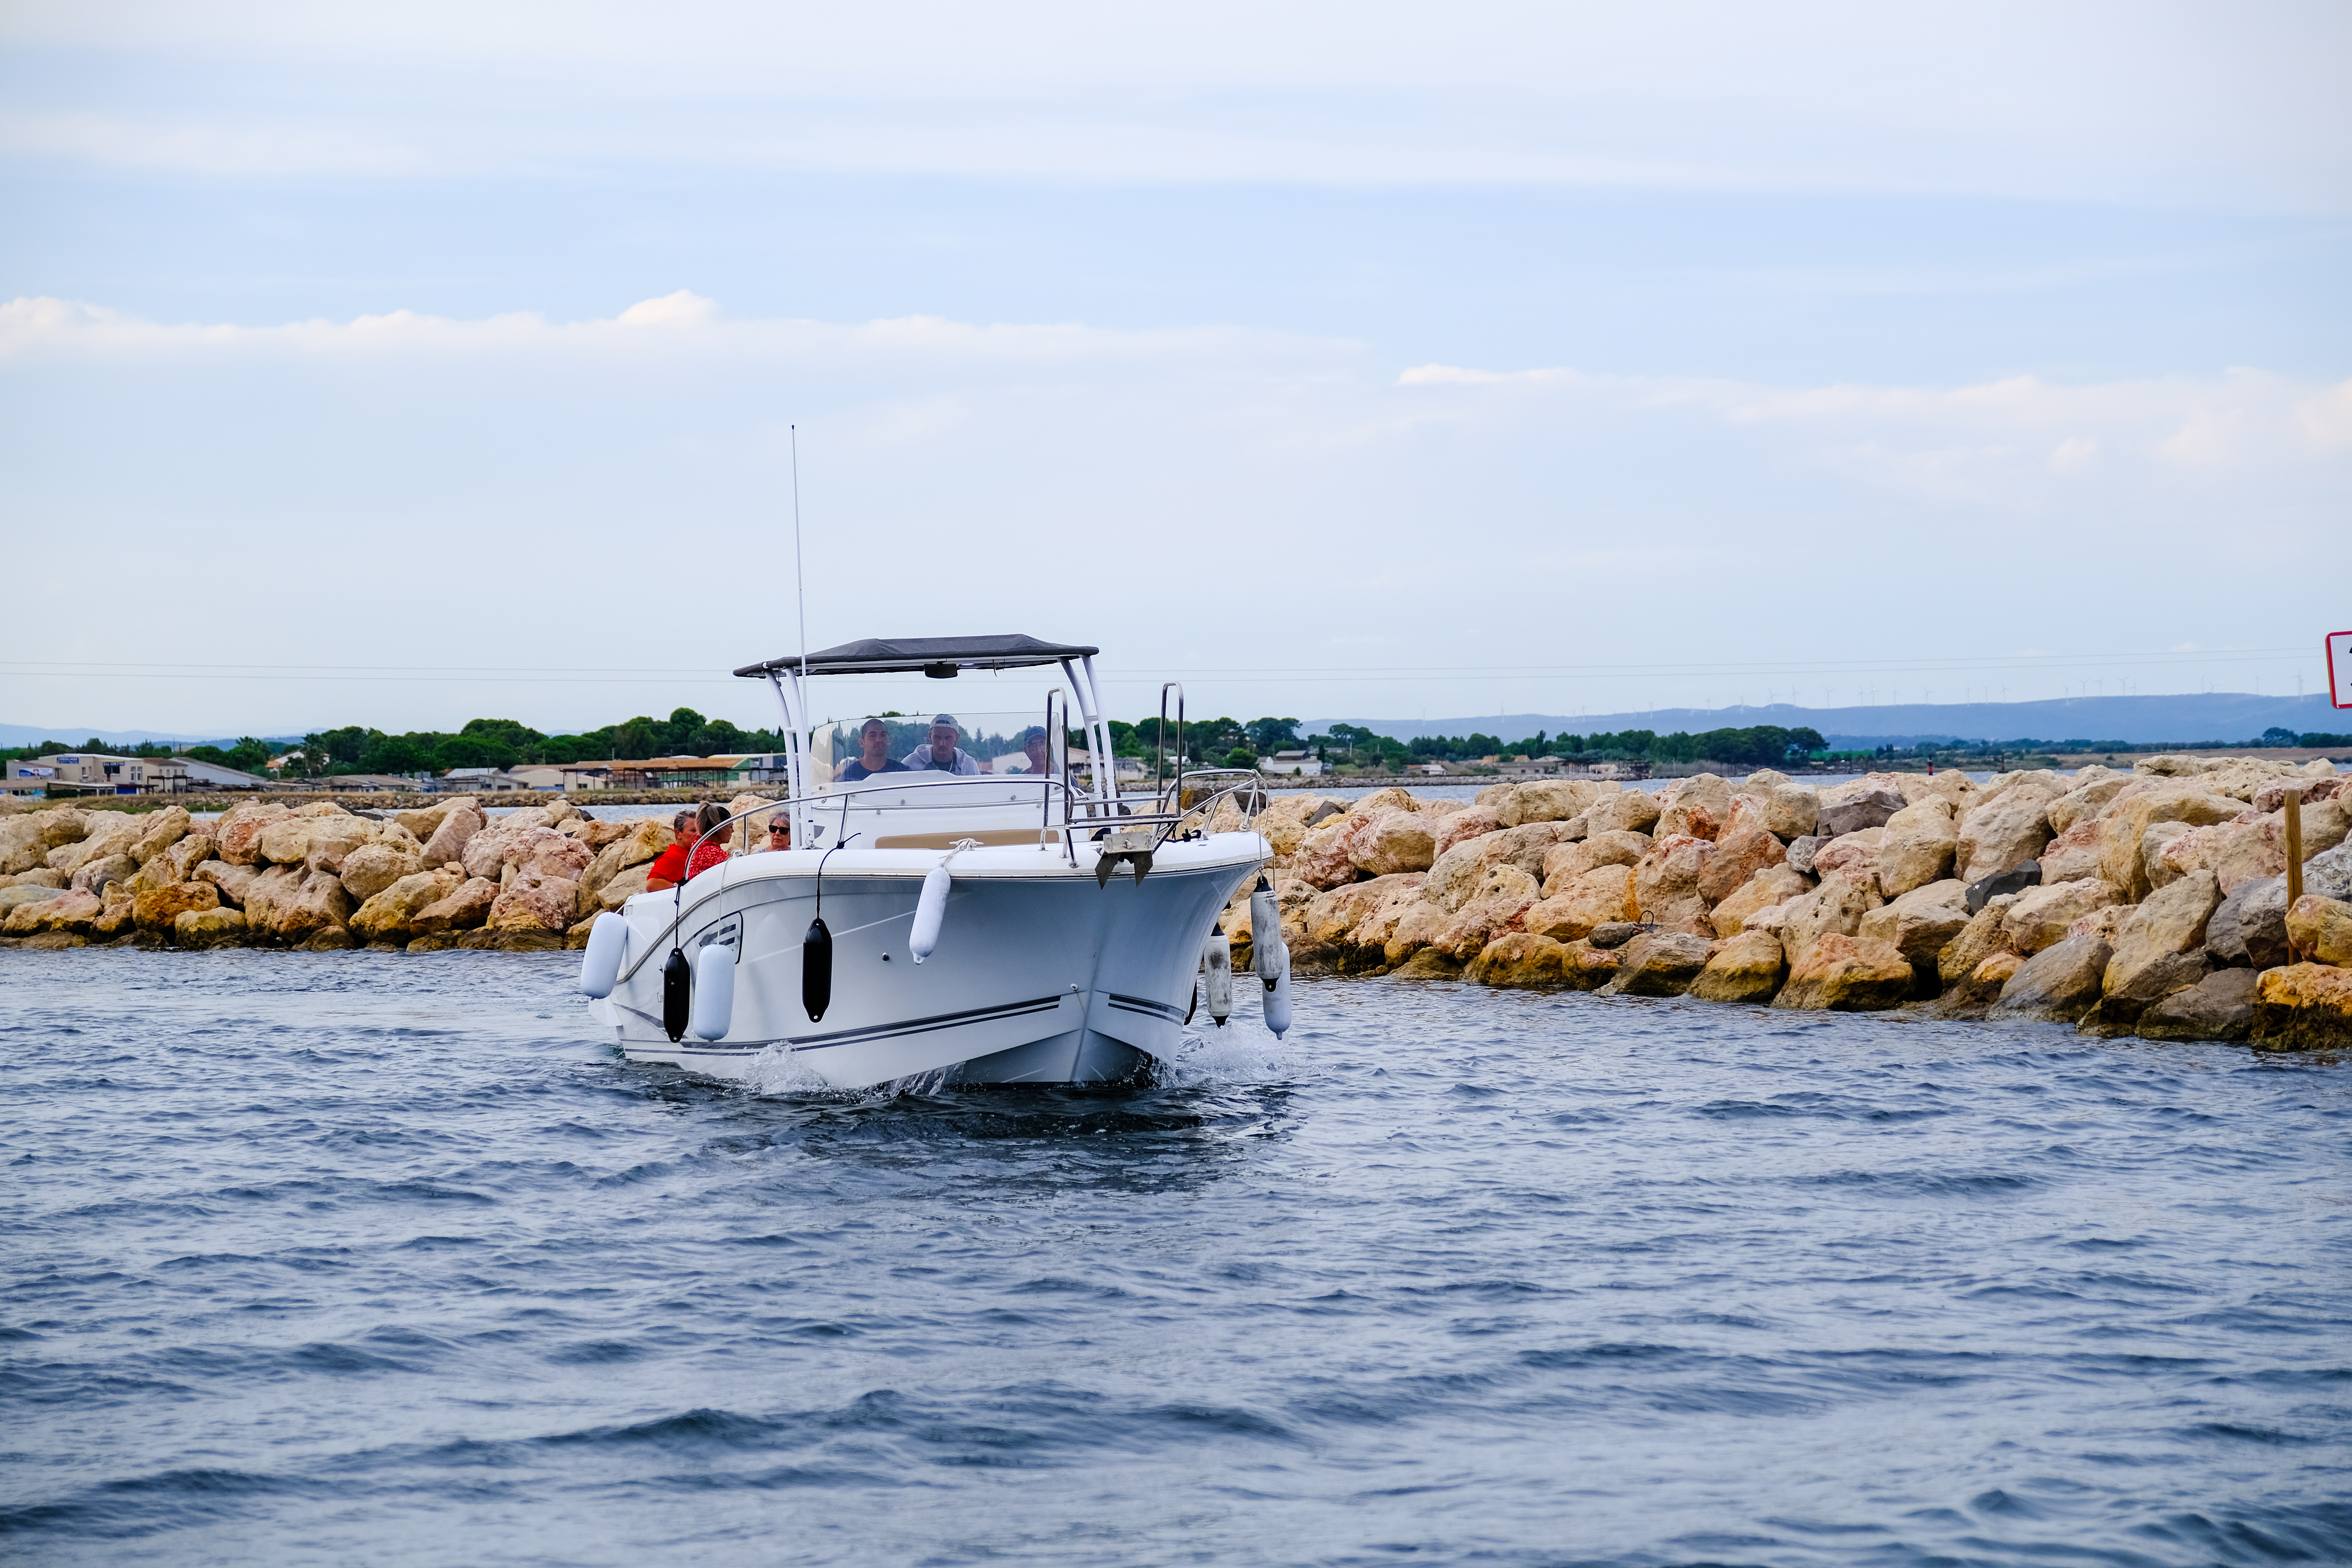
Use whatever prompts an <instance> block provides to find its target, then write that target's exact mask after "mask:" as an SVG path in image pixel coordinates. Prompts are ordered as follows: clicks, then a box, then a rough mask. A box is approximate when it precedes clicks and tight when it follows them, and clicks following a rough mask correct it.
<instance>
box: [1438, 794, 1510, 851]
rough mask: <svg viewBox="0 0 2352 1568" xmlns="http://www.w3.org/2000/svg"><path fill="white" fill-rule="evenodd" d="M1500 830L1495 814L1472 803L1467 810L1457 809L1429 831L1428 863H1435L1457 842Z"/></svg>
mask: <svg viewBox="0 0 2352 1568" xmlns="http://www.w3.org/2000/svg"><path fill="white" fill-rule="evenodd" d="M1502 830H1503V825H1502V823H1501V822H1499V821H1497V820H1496V816H1495V814H1494V813H1493V812H1491V811H1487V810H1485V809H1484V808H1482V807H1479V806H1475V805H1474V806H1472V807H1471V808H1470V809H1469V810H1467V811H1457V812H1455V813H1454V815H1453V816H1446V817H1441V818H1439V819H1438V822H1437V825H1436V826H1434V827H1433V828H1432V829H1431V831H1430V837H1429V857H1430V864H1432V865H1435V864H1436V863H1437V859H1438V857H1440V856H1442V855H1444V853H1445V852H1446V851H1447V850H1449V849H1451V848H1453V847H1454V846H1455V845H1457V844H1461V843H1464V842H1465V841H1467V840H1469V839H1473V838H1483V837H1486V835H1487V834H1489V833H1500V832H1501V831H1502Z"/></svg>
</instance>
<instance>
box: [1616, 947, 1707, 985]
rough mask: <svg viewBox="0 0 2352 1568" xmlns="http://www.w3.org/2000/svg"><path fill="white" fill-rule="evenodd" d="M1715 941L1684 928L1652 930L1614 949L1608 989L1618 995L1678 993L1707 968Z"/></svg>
mask: <svg viewBox="0 0 2352 1568" xmlns="http://www.w3.org/2000/svg"><path fill="white" fill-rule="evenodd" d="M1714 952H1715V944H1714V943H1713V942H1708V941H1707V940H1706V938H1705V937H1697V936H1691V935H1688V934H1686V933H1685V932H1683V931H1652V932H1651V933H1650V934H1649V935H1647V936H1638V937H1635V938H1634V939H1633V941H1632V942H1627V943H1626V944H1625V945H1624V946H1623V947H1622V948H1620V949H1618V951H1617V976H1616V978H1615V979H1614V980H1612V982H1610V984H1609V989H1610V991H1611V992H1612V993H1614V994H1618V995H1621V996H1679V995H1681V994H1683V993H1684V992H1685V991H1687V990H1689V989H1690V988H1691V985H1692V984H1693V983H1694V982H1695V981H1696V980H1697V979H1698V977H1699V976H1700V975H1701V974H1703V973H1706V961H1707V960H1708V959H1709V958H1711V957H1713V956H1714Z"/></svg>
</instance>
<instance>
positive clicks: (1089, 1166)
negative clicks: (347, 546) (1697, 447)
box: [0, 951, 2352, 1565]
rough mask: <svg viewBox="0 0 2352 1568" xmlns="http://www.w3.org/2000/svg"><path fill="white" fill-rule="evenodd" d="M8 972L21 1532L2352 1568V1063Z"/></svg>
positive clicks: (1746, 1023)
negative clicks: (818, 1035) (834, 1087)
mask: <svg viewBox="0 0 2352 1568" xmlns="http://www.w3.org/2000/svg"><path fill="white" fill-rule="evenodd" d="M573 967H574V961H573V959H572V957H569V956H565V955H555V954H549V955H543V956H541V955H528V954H511V953H489V952H482V953H477V952H446V953H438V954H434V955H431V956H429V957H428V956H425V955H418V956H416V957H413V958H411V957H400V956H392V955H386V954H381V953H365V952H355V953H272V952H245V951H228V952H210V953H171V952H164V953H142V952H127V951H126V952H101V951H76V952H54V953H39V952H21V951H20V952H6V953H0V1030H4V1031H5V1036H0V1046H5V1052H0V1075H4V1076H0V1093H4V1094H5V1123H0V1125H5V1156H0V1157H4V1158H5V1173H6V1180H5V1198H6V1203H5V1226H6V1247H5V1255H4V1257H5V1261H0V1288H5V1295H0V1356H4V1357H5V1364H0V1431H5V1437H0V1553H5V1556H6V1557H7V1558H8V1560H10V1561H12V1562H20V1563H256V1562H266V1563H417V1564H428V1563H430V1564H441V1563H630V1564H642V1563H745V1562H785V1561H790V1562H794V1563H992V1562H1012V1561H1018V1562H1022V1563H1398V1562H1406V1561H1411V1562H1430V1563H1505V1564H1518V1563H1528V1564H1535V1563H1700V1562H1706V1563H1772V1564H1784V1563H1785V1564H1815V1563H1819V1564H1872V1565H1875V1564H1910V1563H1917V1564H1930V1563H1937V1564H1941V1563H2040V1564H2052V1563H2057V1564H2076V1563H2099V1564H2140V1563H2148V1564H2202V1563H2326V1562H2344V1561H2347V1560H2352V1501H2347V1491H2352V1486H2347V1461H2352V1291H2348V1290H2347V1285H2352V1152H2348V1151H2352V1065H2347V1063H2345V1062H2342V1061H2338V1060H2331V1059H2328V1058H2308V1057H2284V1058H2263V1057H2257V1056H2254V1055H2252V1054H2250V1053H2248V1052H2246V1051H2245V1050H2243V1049H2242V1048H2239V1047H2228V1046H2218V1045H2216V1046H2183V1045H2161V1046H2159V1045H2149V1044H2143V1043H2136V1042H2131V1041H2092V1040H2085V1039H2082V1038H2079V1037H2076V1036H2074V1035H2073V1034H2072V1033H2071V1032H2068V1031H2066V1030H2063V1029H2061V1028H2057V1027H2052V1026H1983V1025H1957V1024H1937V1023H1929V1022H1923V1021H1915V1020H1911V1019H1906V1018H1889V1017H1866V1016H1806V1017H1796V1016H1789V1015H1785V1014H1775V1013H1770V1012H1768V1011H1762V1010H1757V1009H1745V1008H1731V1007H1721V1006H1706V1005H1695V1004H1685V1003H1681V1002H1675V1001H1654V1000H1639V999H1631V998H1626V999H1609V998H1599V997H1592V996H1586V995H1576V994H1528V993H1507V992H1489V991H1484V990H1479V989H1476V988H1471V987H1465V986H1458V985H1453V984H1414V983H1407V982H1398V981H1387V980H1357V981H1318V982H1302V983H1301V984H1300V985H1299V987H1298V994H1297V1017H1298V1026H1297V1028H1296V1029H1295V1030H1294V1031H1293V1032H1292V1033H1291V1035H1290V1036H1289V1037H1288V1038H1287V1039H1286V1040H1285V1041H1283V1042H1280V1043H1277V1042H1276V1041H1275V1040H1273V1039H1272V1038H1271V1037H1268V1036H1267V1035H1266V1034H1265V1032H1264V1031H1263V1029H1261V1028H1260V1027H1259V1026H1257V1025H1256V1023H1255V1019H1254V1016H1253V1014H1252V1009H1251V1007H1250V1005H1249V1004H1248V1003H1247V1001H1246V1000H1245V1001H1244V1003H1243V1005H1242V1007H1241V1008H1240V1010H1239V1012H1238V1013H1237V1016H1236V1017H1235V1019H1234V1023H1233V1024H1232V1025H1231V1026H1228V1027H1227V1028H1226V1029H1223V1030H1214V1029H1209V1030H1202V1031H1198V1032H1196V1033H1194V1034H1192V1035H1191V1036H1189V1037H1188V1038H1187V1043H1186V1048H1185V1050H1184V1052H1183V1053H1182V1054H1181V1056H1180V1057H1179V1058H1177V1059H1176V1060H1175V1061H1174V1062H1173V1063H1171V1065H1170V1067H1169V1068H1168V1069H1167V1070H1166V1072H1165V1073H1164V1074H1163V1075H1162V1079H1161V1081H1160V1082H1158V1083H1155V1084H1153V1085H1150V1086H1149V1087H1139V1088H1128V1089H1117V1090H1107V1091H1101V1092H1087V1093H1079V1092H1070V1091H1054V1090H1004V1089H955V1088H953V1087H951V1086H948V1085H943V1084H940V1083H938V1082H929V1083H923V1084H918V1085H914V1086H902V1087H901V1088H899V1089H892V1090H875V1091H866V1092H856V1093H842V1092H835V1091H830V1090H826V1089H823V1088H821V1087H820V1086H818V1085H816V1084H814V1082H813V1080H811V1079H809V1078H808V1076H807V1075H806V1074H805V1073H804V1072H802V1071H800V1070H798V1069H796V1068H795V1067H794V1066H793V1064H792V1063H791V1062H790V1061H788V1060H778V1061H772V1062H770V1063H767V1064H765V1065H764V1068H763V1073H764V1076H763V1079H762V1081H761V1083H759V1084H758V1085H756V1086H752V1087H749V1088H747V1087H742V1086H730V1085H726V1084H720V1083H715V1082H711V1081H709V1080H705V1079H697V1078H694V1077H691V1076H688V1075H685V1074H681V1073H678V1072H677V1071H674V1070H671V1069H667V1068H646V1067H634V1066H631V1065H628V1064H626V1063H625V1062H623V1061H621V1060H618V1059H616V1058H615V1057H614V1054H613V1052H612V1051H611V1049H610V1047H609V1045H608V1044H606V1043H604V1042H602V1041H600V1039H599V1031H597V1030H596V1029H594V1028H593V1027H592V1026H590V1024H589V1022H588V1020H587V1018H586V1016H585V1015H584V1012H583V1006H582V1005H581V1003H580V1001H579V999H578V998H577V996H576V994H574V993H573V991H572V972H573Z"/></svg>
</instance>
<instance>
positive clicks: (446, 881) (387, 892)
mask: <svg viewBox="0 0 2352 1568" xmlns="http://www.w3.org/2000/svg"><path fill="white" fill-rule="evenodd" d="M460 880H461V879H460V878H459V877H458V876H457V873H456V872H454V871H447V870H441V869H437V868H436V869H435V870H431V871H413V872H411V873H409V874H408V875H407V876H404V877H402V878H399V879H396V880H394V881H393V882H392V883H390V884H388V885H387V886H385V887H383V888H380V889H377V890H376V891H375V892H374V893H373V894H371V895H369V897H368V899H367V901H366V902H364V903H362V904H361V905H360V907H359V908H358V909H356V910H352V918H351V921H350V922H349V924H350V926H351V929H352V930H353V931H357V932H359V933H360V934H361V935H362V936H363V937H365V938H366V939H367V940H368V941H370V942H405V941H407V940H408V939H409V938H411V937H413V936H416V935H418V934H420V933H419V932H418V931H417V930H416V925H415V920H416V916H417V914H418V913H419V912H420V911H421V910H425V908H426V907H427V906H429V905H432V904H434V903H436V902H438V901H439V900H443V899H446V898H447V897H448V896H449V895H450V894H451V893H453V892H455V891H457V884H458V882H459V881H460Z"/></svg>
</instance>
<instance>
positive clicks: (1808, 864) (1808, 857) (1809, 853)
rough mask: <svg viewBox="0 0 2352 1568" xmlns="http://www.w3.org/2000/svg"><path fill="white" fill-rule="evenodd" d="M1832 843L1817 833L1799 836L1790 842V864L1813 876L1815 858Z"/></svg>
mask: <svg viewBox="0 0 2352 1568" xmlns="http://www.w3.org/2000/svg"><path fill="white" fill-rule="evenodd" d="M1831 842H1832V840H1830V839H1827V838H1823V837H1821V836H1820V835H1819V834H1816V833H1806V834H1801V835H1799V836H1798V837H1795V838H1792V839H1790V840H1789V864H1790V866H1792V867H1794V868H1796V869H1798V870H1800V871H1802V872H1804V873H1806V874H1807V875H1808V876H1811V875H1813V874H1814V872H1813V857H1814V856H1816V855H1818V854H1820V853H1821V852H1822V850H1823V849H1825V848H1827V847H1829V845H1830V844H1831Z"/></svg>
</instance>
